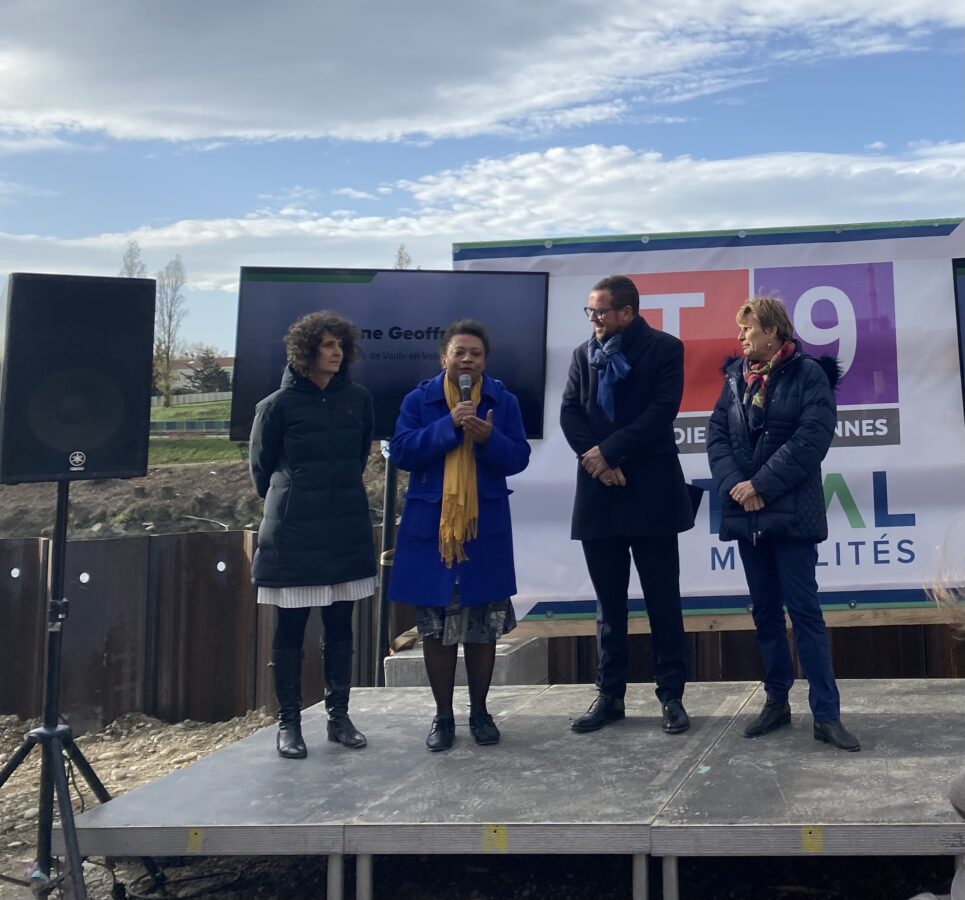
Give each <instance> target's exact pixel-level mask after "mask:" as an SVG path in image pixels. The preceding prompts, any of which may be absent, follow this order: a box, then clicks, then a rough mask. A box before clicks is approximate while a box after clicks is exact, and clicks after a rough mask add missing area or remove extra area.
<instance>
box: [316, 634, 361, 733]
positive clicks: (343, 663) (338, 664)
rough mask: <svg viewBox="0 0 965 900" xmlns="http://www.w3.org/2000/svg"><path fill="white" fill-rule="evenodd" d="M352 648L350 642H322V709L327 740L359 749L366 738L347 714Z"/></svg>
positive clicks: (350, 684)
mask: <svg viewBox="0 0 965 900" xmlns="http://www.w3.org/2000/svg"><path fill="white" fill-rule="evenodd" d="M353 650H354V648H353V646H352V642H351V641H326V642H325V643H324V644H323V645H322V656H323V665H324V668H325V709H327V710H328V739H329V740H330V741H334V742H335V743H338V744H341V745H342V746H343V747H350V748H351V749H352V750H360V749H361V748H362V747H364V746H365V745H366V744H367V743H368V741H366V739H365V735H364V734H362V732H361V731H359V730H358V729H357V728H356V727H355V726H354V725H353V724H352V720H351V719H350V718H349V717H348V695H349V690H350V688H351V686H352V653H353Z"/></svg>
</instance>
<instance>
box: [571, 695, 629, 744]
mask: <svg viewBox="0 0 965 900" xmlns="http://www.w3.org/2000/svg"><path fill="white" fill-rule="evenodd" d="M625 717H626V710H625V708H624V704H623V698H622V697H611V696H610V695H609V694H604V693H602V692H600V693H599V694H597V695H596V699H595V700H594V701H593V702H592V703H591V704H590V708H589V709H588V710H587V711H586V712H585V713H583V715H582V716H580V717H579V718H578V719H575V720H574V721H573V724H572V725H570V728H572V729H573V730H574V731H577V732H579V733H581V734H582V733H584V732H587V731H596V730H597V729H599V728H602V727H603V726H604V725H607V724H609V723H610V722H616V721H617V720H619V719H623V718H625Z"/></svg>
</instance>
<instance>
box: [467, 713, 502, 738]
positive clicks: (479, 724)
mask: <svg viewBox="0 0 965 900" xmlns="http://www.w3.org/2000/svg"><path fill="white" fill-rule="evenodd" d="M469 731H470V733H471V734H472V736H473V737H474V738H475V739H476V743H477V744H482V745H486V744H498V743H499V729H498V728H497V727H496V723H495V722H494V721H493V717H492V716H491V715H489V713H482V715H478V716H470V717H469Z"/></svg>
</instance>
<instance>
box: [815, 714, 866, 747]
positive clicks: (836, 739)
mask: <svg viewBox="0 0 965 900" xmlns="http://www.w3.org/2000/svg"><path fill="white" fill-rule="evenodd" d="M814 740H816V741H823V742H824V743H825V744H830V745H831V746H832V747H837V748H838V749H839V750H848V751H850V752H851V753H854V752H855V751H856V750H860V749H861V744H860V743H858V739H857V738H856V737H855V736H854V735H853V734H852V733H851V732H850V731H848V729H847V728H845V727H844V725H842V724H841V720H840V719H834V720H832V721H831V722H815V723H814Z"/></svg>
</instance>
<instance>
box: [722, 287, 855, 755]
mask: <svg viewBox="0 0 965 900" xmlns="http://www.w3.org/2000/svg"><path fill="white" fill-rule="evenodd" d="M737 324H738V327H739V339H740V342H741V346H742V347H743V350H744V356H743V358H737V359H734V360H732V361H730V362H729V363H728V364H727V365H726V366H725V369H724V388H723V390H722V392H721V395H720V399H719V400H718V401H717V406H716V407H715V409H714V412H713V415H712V416H711V418H710V426H709V429H708V438H707V454H708V456H709V458H710V470H711V474H712V475H713V478H714V484H715V487H716V488H717V491H718V493H719V494H720V498H721V503H722V507H723V509H722V515H721V525H720V537H721V540H725V541H726V540H736V541H737V545H738V549H739V551H740V555H741V561H742V562H743V564H744V574H745V575H746V577H747V586H748V589H749V591H750V598H751V609H752V612H753V616H754V625H755V627H756V629H757V643H758V646H759V647H760V649H761V655H762V656H763V658H764V689H765V691H766V694H767V699H766V702H765V704H764V708H763V710H761V713H760V715H758V716H757V718H756V719H755V720H754V721H752V722H751V723H750V724H749V725H748V726H747V728H746V729H745V730H744V734H745V735H746V736H747V737H758V736H760V735H763V734H767V733H768V732H770V731H774V730H775V729H777V728H780V727H782V726H784V725H788V724H789V723H790V721H791V707H790V704H789V703H788V692H789V691H790V688H791V685H792V683H793V681H794V674H793V673H794V669H793V665H792V663H791V651H790V647H789V646H788V641H787V625H786V622H785V619H784V606H785V604H786V605H787V610H788V613H789V615H790V617H791V623H792V625H793V626H794V638H795V642H796V643H797V648H798V653H799V655H800V658H801V664H802V666H803V668H804V672H805V675H806V676H807V679H808V682H809V684H810V692H809V695H808V700H809V702H810V706H811V712H812V714H813V716H814V737H815V740H819V741H824V742H825V743H829V744H832V745H833V746H835V747H837V748H839V749H841V750H859V749H860V744H859V743H858V740H857V738H855V737H854V735H852V734H850V733H849V732H848V731H847V729H845V727H844V726H843V725H842V724H841V716H840V705H841V704H840V697H839V694H838V688H837V684H836V682H835V678H834V671H833V670H832V667H831V651H830V648H829V646H828V636H827V630H826V628H825V624H824V616H823V615H822V613H821V605H820V602H819V601H818V586H817V581H816V579H815V568H816V566H817V559H818V554H817V544H818V543H819V542H821V541H823V540H825V539H826V538H827V536H828V522H827V514H826V511H825V505H824V489H823V485H822V478H821V461H822V460H823V459H824V457H825V455H826V454H827V452H828V448H829V447H830V446H831V440H832V439H833V437H834V427H835V422H836V420H837V406H836V403H835V400H834V387H835V385H836V384H837V381H838V367H837V362H836V361H835V360H834V359H832V358H830V357H826V358H824V359H822V360H820V361H818V360H816V359H814V358H812V357H810V356H807V355H806V354H804V353H802V352H801V350H800V348H799V346H798V345H797V342H796V341H795V340H794V334H793V328H792V326H791V321H790V319H789V318H788V314H787V310H786V309H785V308H784V304H783V303H781V302H780V300H777V299H775V298H773V297H752V298H751V299H749V300H748V301H747V302H746V303H744V305H743V306H742V307H741V308H740V310H739V312H738V313H737Z"/></svg>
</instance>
